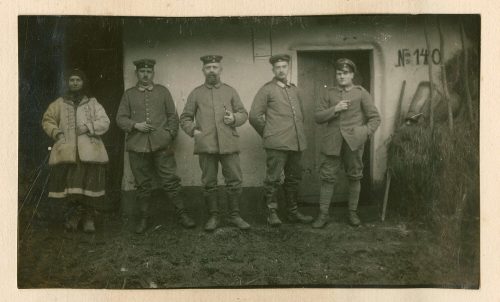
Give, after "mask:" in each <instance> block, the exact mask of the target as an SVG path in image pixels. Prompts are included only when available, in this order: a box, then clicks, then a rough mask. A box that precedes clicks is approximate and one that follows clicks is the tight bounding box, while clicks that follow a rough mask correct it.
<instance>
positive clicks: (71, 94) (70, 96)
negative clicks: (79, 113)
mask: <svg viewBox="0 0 500 302" xmlns="http://www.w3.org/2000/svg"><path fill="white" fill-rule="evenodd" d="M72 76H77V77H79V78H80V79H82V82H83V85H82V89H80V90H79V91H71V90H70V89H69V85H68V83H69V78H71V77H72ZM64 79H65V85H66V93H65V95H64V98H65V99H67V100H70V101H72V102H73V103H75V104H78V103H80V101H81V100H82V98H83V97H84V96H85V95H86V94H87V75H86V74H85V73H84V72H83V71H82V70H80V69H78V68H73V69H71V70H69V71H68V72H66V74H65V77H64Z"/></svg>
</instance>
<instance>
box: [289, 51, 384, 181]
mask: <svg viewBox="0 0 500 302" xmlns="http://www.w3.org/2000/svg"><path fill="white" fill-rule="evenodd" d="M289 49H290V51H291V54H292V62H293V63H295V64H294V65H295V66H293V65H292V69H291V71H290V78H291V80H292V82H294V83H297V85H298V86H299V87H300V83H299V82H298V74H299V72H298V70H299V68H300V66H299V63H298V52H300V51H311V52H314V51H318V52H322V51H357V50H366V51H369V52H370V54H369V58H370V94H371V96H372V98H373V102H374V103H375V106H376V107H377V108H378V109H379V111H380V108H381V104H380V100H381V99H382V95H381V93H382V87H383V84H384V83H383V81H384V79H383V77H378V78H375V68H376V67H377V69H380V70H382V66H383V64H382V58H381V53H382V52H381V51H380V49H379V47H377V45H374V44H369V43H359V44H345V45H302V46H292V47H290V48H289ZM293 67H295V70H294V69H293ZM375 144H376V141H375V136H372V137H371V138H370V167H369V168H370V169H369V170H370V175H369V178H370V179H369V183H370V186H371V187H372V190H373V188H375V187H374V185H375V183H376V180H375V179H374V174H375V173H374V171H375V169H374V168H375V166H376V165H375V150H377V149H378V148H375Z"/></svg>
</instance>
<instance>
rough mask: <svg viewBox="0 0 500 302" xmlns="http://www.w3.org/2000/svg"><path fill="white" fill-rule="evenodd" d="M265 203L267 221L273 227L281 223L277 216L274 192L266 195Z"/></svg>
mask: <svg viewBox="0 0 500 302" xmlns="http://www.w3.org/2000/svg"><path fill="white" fill-rule="evenodd" d="M265 198H266V205H267V208H268V210H269V212H268V214H267V223H268V224H269V225H271V226H273V227H278V226H280V225H281V220H280V218H279V217H278V213H277V210H278V202H277V201H276V193H274V194H272V195H266V197H265Z"/></svg>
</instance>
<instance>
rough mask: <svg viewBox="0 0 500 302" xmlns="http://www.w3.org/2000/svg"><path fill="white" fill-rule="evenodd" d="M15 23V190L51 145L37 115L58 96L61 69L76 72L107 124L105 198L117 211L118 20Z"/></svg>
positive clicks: (36, 19) (41, 18) (120, 81)
mask: <svg viewBox="0 0 500 302" xmlns="http://www.w3.org/2000/svg"><path fill="white" fill-rule="evenodd" d="M18 22H19V31H18V32H19V56H18V57H19V182H20V186H19V187H20V188H21V187H26V186H27V185H29V180H30V175H31V174H32V171H34V170H36V169H37V167H39V166H41V165H43V163H44V159H46V158H47V152H48V151H47V147H48V146H51V145H52V144H53V142H52V140H51V139H50V138H49V137H48V136H47V135H46V134H45V133H44V132H43V130H42V127H41V125H40V124H41V120H42V115H43V113H44V112H45V110H46V109H47V107H48V105H49V104H50V103H51V102H52V101H54V100H55V99H56V98H57V97H59V96H61V94H62V93H63V74H64V72H65V71H66V69H69V68H73V67H76V68H80V69H82V70H84V71H85V72H86V74H87V77H88V80H89V86H90V91H91V93H92V95H93V96H95V97H96V98H97V100H98V101H99V102H100V103H101V104H102V105H103V107H104V109H105V110H106V113H107V115H108V116H109V118H110V120H111V125H110V129H109V130H108V132H107V133H106V134H105V135H103V137H102V138H103V141H104V144H105V145H106V150H107V152H108V155H109V158H110V161H109V164H108V169H107V173H106V178H107V179H106V193H107V196H108V198H109V200H110V201H111V203H110V206H115V205H118V204H119V199H120V187H121V175H122V168H121V167H123V156H122V154H123V132H122V131H121V130H120V129H118V127H117V126H116V123H115V122H114V120H115V113H116V111H117V110H118V105H119V103H120V99H121V95H122V94H123V55H122V52H123V41H122V19H121V18H118V17H72V16H64V17H60V16H20V17H19V19H18ZM23 182H25V183H27V185H23ZM20 195H22V194H20Z"/></svg>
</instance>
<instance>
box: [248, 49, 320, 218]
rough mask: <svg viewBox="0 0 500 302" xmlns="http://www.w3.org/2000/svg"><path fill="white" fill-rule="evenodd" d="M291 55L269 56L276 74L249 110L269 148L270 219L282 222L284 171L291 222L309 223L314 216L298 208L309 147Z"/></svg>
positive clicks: (267, 163)
mask: <svg viewBox="0 0 500 302" xmlns="http://www.w3.org/2000/svg"><path fill="white" fill-rule="evenodd" d="M289 61H290V56H289V55H286V54H284V55H274V56H272V57H271V58H270V59H269V62H270V63H271V65H272V66H273V67H272V70H273V73H274V78H273V79H272V80H271V81H270V82H268V83H266V84H264V86H262V88H261V89H260V90H259V91H258V92H257V95H256V96H255V98H254V100H253V103H252V108H251V110H250V124H251V125H252V126H253V127H254V128H255V130H256V131H257V133H258V134H259V135H260V136H261V137H262V138H263V144H264V148H265V150H266V155H267V159H266V166H267V172H266V179H265V181H264V185H265V199H266V204H267V207H268V217H267V221H268V223H269V224H270V225H272V226H279V225H280V224H281V220H280V218H279V217H278V215H277V213H276V212H277V209H278V202H277V197H276V193H277V190H278V188H279V184H280V178H281V174H282V172H283V171H284V172H285V181H284V189H285V195H286V201H287V205H288V215H287V217H288V220H289V221H290V222H301V223H309V222H311V221H312V217H310V216H305V215H303V214H301V213H300V212H299V211H298V206H297V203H298V187H299V182H300V180H301V179H302V167H301V155H302V151H304V150H305V149H306V136H305V133H304V112H303V108H302V101H301V100H300V98H299V94H298V91H297V87H296V86H295V85H294V84H291V83H290V82H288V79H287V76H288V66H289Z"/></svg>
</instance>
